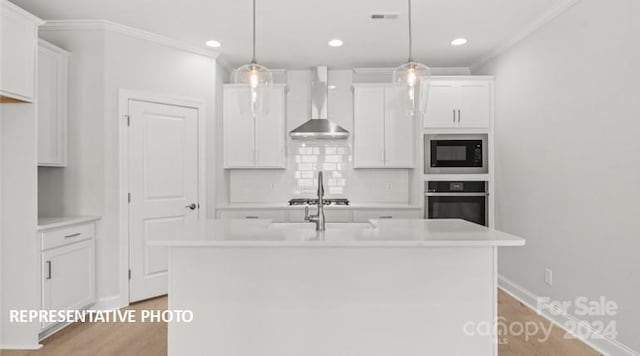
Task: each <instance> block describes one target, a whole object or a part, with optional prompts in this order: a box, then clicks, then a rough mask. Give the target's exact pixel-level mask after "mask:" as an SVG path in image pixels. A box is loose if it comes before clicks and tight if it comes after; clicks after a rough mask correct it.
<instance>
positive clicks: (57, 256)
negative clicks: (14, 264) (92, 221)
mask: <svg viewBox="0 0 640 356" xmlns="http://www.w3.org/2000/svg"><path fill="white" fill-rule="evenodd" d="M93 244H94V242H93V240H87V241H83V242H78V243H75V244H71V245H67V246H64V247H59V248H55V249H52V250H49V251H46V252H43V253H42V308H43V309H44V310H68V309H72V310H73V309H82V308H84V307H86V306H88V305H90V304H92V303H94V302H95V260H94V255H95V254H94V245H93ZM48 326H50V324H45V325H42V327H43V328H46V327H48Z"/></svg>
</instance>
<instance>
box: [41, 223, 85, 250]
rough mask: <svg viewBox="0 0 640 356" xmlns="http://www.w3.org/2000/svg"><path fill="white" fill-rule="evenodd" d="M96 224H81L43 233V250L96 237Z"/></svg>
mask: <svg viewBox="0 0 640 356" xmlns="http://www.w3.org/2000/svg"><path fill="white" fill-rule="evenodd" d="M95 234H96V232H95V224H93V223H91V224H81V225H73V226H68V227H63V228H59V229H55V230H47V231H43V232H42V233H41V237H42V250H47V249H50V248H54V247H59V246H64V245H68V244H71V243H74V242H78V241H83V240H87V239H91V238H93V237H95Z"/></svg>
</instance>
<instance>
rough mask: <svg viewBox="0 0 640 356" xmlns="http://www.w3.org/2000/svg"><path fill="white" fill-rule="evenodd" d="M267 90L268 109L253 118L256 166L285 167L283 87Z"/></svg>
mask: <svg viewBox="0 0 640 356" xmlns="http://www.w3.org/2000/svg"><path fill="white" fill-rule="evenodd" d="M268 91H269V94H268V96H267V97H268V100H269V110H268V112H267V113H266V114H264V115H258V116H257V117H256V118H255V136H256V140H255V156H256V157H255V158H256V167H262V168H285V167H286V159H285V131H286V129H285V122H284V121H285V120H284V117H285V115H284V112H285V110H286V109H285V95H284V88H271V89H268Z"/></svg>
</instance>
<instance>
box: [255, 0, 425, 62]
mask: <svg viewBox="0 0 640 356" xmlns="http://www.w3.org/2000/svg"><path fill="white" fill-rule="evenodd" d="M254 1H255V0H254ZM407 2H408V3H409V7H408V8H409V62H413V37H412V35H411V0H408V1H407Z"/></svg>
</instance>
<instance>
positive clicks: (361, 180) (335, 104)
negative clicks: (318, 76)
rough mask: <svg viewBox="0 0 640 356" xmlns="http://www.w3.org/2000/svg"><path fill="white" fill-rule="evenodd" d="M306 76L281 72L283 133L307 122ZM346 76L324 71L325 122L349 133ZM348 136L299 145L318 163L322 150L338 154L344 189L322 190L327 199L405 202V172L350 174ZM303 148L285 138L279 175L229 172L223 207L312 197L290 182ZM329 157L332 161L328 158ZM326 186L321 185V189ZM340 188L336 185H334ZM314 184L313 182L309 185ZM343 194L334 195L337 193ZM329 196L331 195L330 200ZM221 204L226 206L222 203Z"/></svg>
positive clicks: (276, 172)
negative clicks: (316, 151) (311, 149)
mask: <svg viewBox="0 0 640 356" xmlns="http://www.w3.org/2000/svg"><path fill="white" fill-rule="evenodd" d="M311 74H312V72H311V70H290V71H287V90H288V91H287V98H286V104H287V110H286V115H287V121H286V129H287V133H288V132H289V131H291V130H293V129H294V128H296V127H297V126H299V125H300V124H302V123H304V122H305V121H307V120H308V119H310V118H311V95H310V87H311ZM352 74H353V72H352V71H351V70H330V71H329V85H332V86H335V88H334V89H330V90H329V97H328V103H329V107H328V114H329V119H330V120H332V121H334V122H336V123H338V124H339V125H341V126H342V127H344V128H345V129H347V130H349V131H350V132H353V91H352V81H353V80H352ZM352 143H353V135H351V137H350V138H349V139H348V140H345V141H334V142H332V143H329V144H326V143H322V142H320V143H318V142H316V143H304V144H305V145H306V146H313V147H318V148H319V152H320V153H319V154H318V155H317V156H318V158H319V160H320V161H324V159H325V158H326V157H325V156H326V155H325V154H324V148H326V147H327V146H329V147H331V148H336V149H339V150H342V152H344V153H343V154H340V155H339V156H340V158H341V159H342V162H343V164H342V168H341V169H340V170H339V172H338V173H339V174H341V175H342V178H341V179H344V186H336V187H334V189H335V190H334V191H331V188H332V187H328V190H327V193H328V194H329V196H331V197H347V198H349V199H350V200H351V201H352V202H359V203H360V202H387V203H408V202H409V198H410V197H409V188H408V187H409V185H410V181H409V179H410V177H409V170H406V169H380V170H370V169H368V170H356V169H353V168H352V162H351V157H352V155H351V153H352V149H353V147H352ZM302 145H303V142H301V141H293V140H291V139H290V138H289V136H288V134H287V155H288V157H287V168H286V169H284V170H282V169H281V170H232V171H230V172H229V173H228V174H229V191H230V197H229V201H230V202H232V203H247V202H280V203H283V202H286V201H288V200H289V199H290V198H292V197H297V196H305V197H309V196H312V195H313V194H311V193H310V192H311V191H315V190H313V188H310V187H307V186H305V185H304V184H305V183H306V182H305V181H306V179H305V178H303V179H302V182H301V180H300V179H296V173H297V171H299V169H298V168H299V167H298V165H297V164H296V155H297V154H298V153H299V149H300V148H302ZM332 156H334V157H335V156H336V155H333V154H332ZM327 183H328V182H327V181H325V184H327ZM340 183H341V182H340V181H339V182H337V184H338V185H339V184H340ZM314 184H315V180H314ZM339 188H343V189H342V192H341V193H340V192H339V191H340V189H339ZM332 193H333V194H332ZM225 203H226V202H225Z"/></svg>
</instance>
